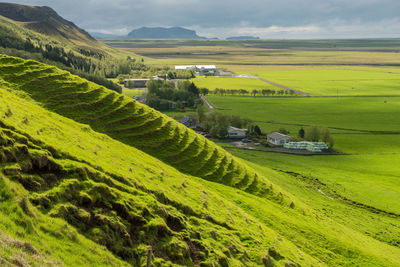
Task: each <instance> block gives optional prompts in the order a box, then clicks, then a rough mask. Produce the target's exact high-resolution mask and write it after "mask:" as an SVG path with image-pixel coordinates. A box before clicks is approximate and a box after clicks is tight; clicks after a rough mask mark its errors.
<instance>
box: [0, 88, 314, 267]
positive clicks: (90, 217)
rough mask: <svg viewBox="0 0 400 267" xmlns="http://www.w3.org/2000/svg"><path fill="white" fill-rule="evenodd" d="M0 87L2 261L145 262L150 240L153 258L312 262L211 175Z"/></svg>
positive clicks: (158, 261)
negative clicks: (224, 192) (205, 178)
mask: <svg viewBox="0 0 400 267" xmlns="http://www.w3.org/2000/svg"><path fill="white" fill-rule="evenodd" d="M0 88H1V89H0V107H1V109H0V144H1V146H0V162H1V164H0V173H1V174H0V184H1V187H0V188H1V189H0V192H1V195H0V196H1V200H2V201H1V204H0V212H1V213H0V214H1V215H2V217H1V220H0V231H1V239H3V240H5V241H4V243H5V242H6V241H7V240H8V241H7V242H8V243H9V246H10V248H9V251H8V252H7V253H5V254H3V253H2V254H1V256H2V257H4V258H1V259H0V260H1V261H2V262H3V263H8V262H10V263H17V262H22V263H33V264H34V265H37V264H40V262H44V263H52V262H53V263H54V264H55V265H61V264H62V263H65V264H67V265H72V266H76V265H81V264H83V265H85V264H86V265H92V266H93V264H95V265H96V266H101V265H108V266H110V265H111V266H122V265H124V264H125V263H129V264H132V265H133V266H141V265H143V264H144V263H145V261H146V257H147V249H148V247H149V246H151V247H152V250H153V254H154V257H155V258H154V260H153V263H154V264H155V266H177V265H181V266H193V265H196V266H198V265H200V263H202V266H216V265H220V266H249V265H253V264H255V265H261V264H262V262H263V261H265V262H271V263H272V262H277V263H279V262H280V264H284V263H285V262H288V261H290V262H299V263H303V264H304V263H317V260H315V259H313V258H312V257H310V256H307V255H302V256H300V254H298V249H297V248H296V247H295V246H294V245H293V244H291V243H290V242H289V241H287V240H282V239H281V238H280V241H276V240H277V238H278V234H277V233H276V232H275V231H273V230H271V229H270V228H268V227H267V226H265V225H263V224H262V223H260V222H258V221H257V219H255V218H253V217H252V216H250V215H248V214H246V213H245V212H244V211H243V210H242V209H240V208H238V207H236V206H235V205H234V204H233V203H231V202H229V201H227V200H225V199H224V198H223V197H221V196H220V195H219V194H218V193H217V192H216V191H213V190H211V188H212V187H213V186H212V185H207V184H203V183H202V182H201V181H202V180H201V179H197V178H195V177H191V176H187V175H184V174H182V173H179V172H178V171H177V170H176V169H174V168H172V167H170V166H168V165H166V164H164V163H162V162H161V161H158V160H157V159H155V158H153V157H151V156H149V155H147V154H145V153H143V152H141V151H139V150H137V149H135V148H133V147H130V146H127V145H124V144H122V143H120V142H117V141H115V140H113V139H111V138H109V137H108V136H105V135H103V134H99V133H96V132H94V131H93V130H91V129H90V127H88V126H86V125H82V124H78V123H76V122H74V121H72V120H69V119H66V118H63V117H61V116H59V115H57V114H55V113H50V112H48V111H46V110H45V109H43V108H41V107H39V106H37V105H36V104H34V103H30V102H28V101H27V100H25V99H23V98H20V97H17V96H15V94H13V93H10V92H8V91H7V90H6V89H5V88H7V87H4V85H2V86H1V87H0ZM227 188H229V187H227ZM232 192H233V191H232ZM3 201H4V202H3ZM10 203H12V206H11V207H8V206H7V205H9V204H10ZM31 203H32V204H31ZM221 207H226V209H225V210H221ZM271 207H273V208H274V209H276V210H277V211H278V210H279V209H282V207H280V206H279V205H277V206H275V205H274V204H273V205H272V206H271ZM285 209H287V210H291V209H290V208H289V207H287V208H285ZM55 218H60V220H58V219H55ZM243 218H245V219H243ZM63 221H64V222H63ZM65 222H67V223H68V224H66V223H65ZM53 224H54V225H53ZM61 226H62V227H63V228H64V229H59V228H61ZM74 228H75V229H76V230H77V231H78V232H79V233H80V234H78V233H77V232H76V231H75V230H74ZM17 237H19V239H17ZM88 239H90V240H92V241H94V242H95V243H96V244H97V245H95V244H93V248H91V249H88V248H87V246H88V245H90V244H92V242H91V241H89V240H88ZM41 240H46V243H43V242H41ZM49 240H51V241H52V243H47V242H49ZM64 240H65V242H66V244H65V246H71V247H73V249H72V250H69V249H67V251H65V250H66V247H62V246H63V245H64V243H63V242H64ZM274 240H275V241H274ZM4 243H3V242H0V249H1V250H2V251H3V250H5V248H4V247H5V245H4ZM14 243H15V244H14ZM54 243H56V244H58V245H54ZM13 244H14V245H13ZM57 246H58V247H57ZM101 246H104V247H105V248H107V250H106V251H102V249H101ZM7 248H8V246H7ZM56 248H57V249H58V250H56ZM78 248H79V249H81V250H82V252H78V251H77V249H78ZM281 248H284V251H281ZM17 249H20V250H23V251H22V252H21V254H18V252H16V251H15V250H17ZM92 250H93V254H92V255H90V256H88V255H87V253H88V252H89V251H92ZM268 250H270V251H271V252H270V254H271V255H273V256H268ZM50 251H51V252H50ZM70 252H71V253H70ZM110 252H111V253H112V254H111V253H110ZM73 253H76V254H75V255H73ZM265 253H267V254H265ZM16 255H19V258H16ZM39 256H40V257H39ZM69 257H70V258H69ZM274 257H275V258H274ZM38 258H39V259H40V261H37V259H38ZM120 259H121V260H123V262H122V261H121V260H120Z"/></svg>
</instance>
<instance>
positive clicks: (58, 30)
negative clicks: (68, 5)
mask: <svg viewBox="0 0 400 267" xmlns="http://www.w3.org/2000/svg"><path fill="white" fill-rule="evenodd" d="M0 15H1V16H4V17H6V18H9V19H12V20H14V21H16V22H19V23H20V25H22V26H23V27H25V28H27V29H30V30H33V31H36V32H38V33H41V34H45V35H51V36H56V37H60V38H65V39H70V40H73V41H74V42H79V41H81V42H82V41H88V42H95V41H96V40H95V39H94V38H93V37H92V36H90V34H89V33H88V32H86V31H85V30H83V29H81V28H79V27H78V26H76V25H75V24H74V23H73V22H71V21H68V20H66V19H64V18H62V17H61V16H60V15H59V14H58V13H57V12H56V11H54V10H53V9H52V8H50V7H48V6H28V5H20V4H13V3H0Z"/></svg>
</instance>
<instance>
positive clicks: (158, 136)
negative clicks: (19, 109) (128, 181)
mask: <svg viewBox="0 0 400 267" xmlns="http://www.w3.org/2000/svg"><path fill="white" fill-rule="evenodd" d="M0 78H1V79H2V80H4V81H5V82H7V83H9V86H10V87H12V88H14V89H16V90H20V91H22V92H26V93H27V94H28V95H29V96H30V97H32V98H33V99H35V100H36V101H37V102H39V103H40V104H42V105H43V106H44V107H46V108H47V109H49V110H52V111H54V112H56V113H58V114H61V115H63V116H66V117H69V118H71V119H74V120H75V121H78V122H81V123H85V124H89V125H90V126H91V127H92V128H93V129H94V130H96V131H99V132H103V133H106V134H107V135H109V136H111V137H112V138H114V139H116V140H120V141H122V142H124V143H125V144H128V145H132V146H134V147H137V148H139V149H141V150H143V151H145V152H147V153H149V154H151V155H153V156H155V157H157V158H159V159H161V160H163V161H164V162H166V163H168V164H170V165H172V166H174V167H176V168H177V169H179V170H181V171H183V172H185V173H188V174H191V175H194V176H198V177H202V178H204V179H207V180H210V181H214V182H219V183H223V184H225V185H230V186H233V187H236V188H239V189H241V190H244V191H246V192H249V193H252V194H255V195H260V196H266V197H270V198H277V199H278V200H279V198H280V196H282V194H280V195H278V192H276V191H275V190H272V189H271V186H270V183H269V182H268V180H267V179H265V178H264V177H261V176H259V175H258V174H257V173H256V172H254V171H253V170H252V169H250V168H248V167H247V166H246V165H244V164H242V163H241V162H240V161H239V160H238V159H235V158H234V157H233V156H232V155H231V154H229V153H227V152H226V151H225V150H223V149H221V148H220V147H218V146H216V145H215V144H214V143H213V142H210V141H209V140H207V139H206V138H204V137H203V136H201V135H198V134H196V133H195V132H194V131H192V130H190V129H188V128H187V127H185V126H184V125H182V124H180V123H177V122H176V121H174V120H172V119H171V118H169V117H167V116H165V115H163V114H161V113H160V112H157V111H155V110H153V109H151V108H149V107H147V106H145V105H142V104H140V103H138V102H136V101H135V100H132V99H130V98H127V97H124V96H122V95H120V94H117V93H114V92H112V91H110V90H107V89H105V88H102V87H100V86H98V85H95V84H93V83H88V82H87V81H85V80H82V79H80V78H78V77H76V76H72V75H70V74H69V73H67V72H63V71H59V70H58V69H56V68H54V67H50V66H47V65H43V64H39V63H37V62H34V61H24V60H21V59H18V58H12V57H7V56H2V57H0ZM287 201H288V200H287ZM289 203H290V202H289ZM289 203H288V204H289Z"/></svg>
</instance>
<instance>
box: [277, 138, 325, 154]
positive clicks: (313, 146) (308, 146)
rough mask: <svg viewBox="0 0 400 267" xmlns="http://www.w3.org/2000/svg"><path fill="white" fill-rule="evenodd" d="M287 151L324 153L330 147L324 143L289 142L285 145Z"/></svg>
mask: <svg viewBox="0 0 400 267" xmlns="http://www.w3.org/2000/svg"><path fill="white" fill-rule="evenodd" d="M283 147H284V148H287V149H301V150H308V151H311V152H322V150H324V149H328V146H327V145H326V144H325V143H324V142H308V141H303V142H289V143H286V144H284V145H283Z"/></svg>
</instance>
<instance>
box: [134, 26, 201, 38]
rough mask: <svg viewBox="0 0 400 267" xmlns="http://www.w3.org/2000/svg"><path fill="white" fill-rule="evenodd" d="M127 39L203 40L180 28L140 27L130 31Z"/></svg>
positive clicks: (190, 31)
mask: <svg viewBox="0 0 400 267" xmlns="http://www.w3.org/2000/svg"><path fill="white" fill-rule="evenodd" d="M128 37H129V38H139V39H140V38H143V39H205V38H204V37H200V36H198V35H197V34H196V32H195V31H192V30H188V29H185V28H181V27H172V28H162V27H154V28H151V27H142V28H139V29H135V30H133V31H131V32H130V33H129V34H128Z"/></svg>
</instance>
